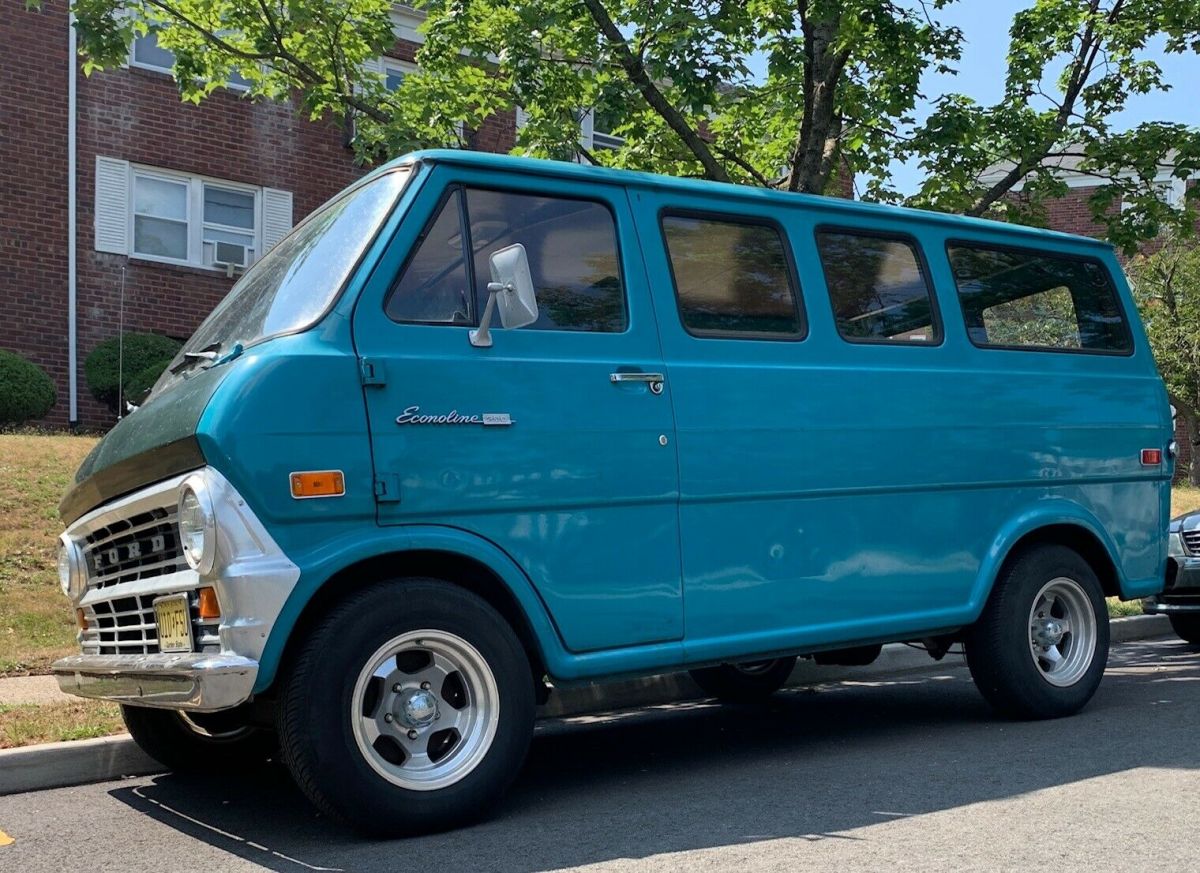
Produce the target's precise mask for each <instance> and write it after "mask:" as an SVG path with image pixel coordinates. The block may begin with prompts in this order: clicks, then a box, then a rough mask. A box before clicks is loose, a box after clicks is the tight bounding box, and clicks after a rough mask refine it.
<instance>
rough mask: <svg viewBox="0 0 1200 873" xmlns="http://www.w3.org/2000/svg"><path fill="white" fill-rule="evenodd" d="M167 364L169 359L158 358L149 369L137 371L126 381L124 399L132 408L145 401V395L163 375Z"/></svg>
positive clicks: (169, 361)
mask: <svg viewBox="0 0 1200 873" xmlns="http://www.w3.org/2000/svg"><path fill="white" fill-rule="evenodd" d="M169 363H171V358H159V359H158V360H157V361H155V362H154V363H153V364H151V365H150V366H149V367H146V368H145V369H143V370H139V371H138V372H136V373H134V374H133V376H131V377H129V378H128V379H126V380H125V399H126V400H128V401H129V402H130V403H132V404H133V405H134V406H138V405H140V404H141V402H142V401H143V400H145V399H146V395H147V394H149V393H150V389H151V388H153V387H154V383H155V382H157V381H158V377H159V376H161V375H162V374H163V370H165V369H167V365H168V364H169Z"/></svg>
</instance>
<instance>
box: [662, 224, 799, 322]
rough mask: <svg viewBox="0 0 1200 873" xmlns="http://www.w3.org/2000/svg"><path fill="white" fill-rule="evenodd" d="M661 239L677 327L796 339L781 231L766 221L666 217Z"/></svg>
mask: <svg viewBox="0 0 1200 873" xmlns="http://www.w3.org/2000/svg"><path fill="white" fill-rule="evenodd" d="M662 231H663V237H664V238H665V239H666V244H667V256H668V257H669V258H670V261H671V273H672V277H673V278H674V281H675V294H676V296H677V297H678V300H679V316H680V319H681V320H682V321H683V326H684V328H686V329H687V331H688V332H689V333H692V334H695V335H697V336H712V337H731V336H732V337H737V336H741V337H764V338H779V339H800V338H802V337H803V336H804V322H803V319H802V315H801V309H800V307H799V305H798V303H797V297H798V295H797V293H796V284H797V283H796V281H795V279H794V274H793V271H792V266H791V262H790V261H789V259H788V255H787V251H786V249H785V244H784V240H783V236H782V234H781V233H780V231H779V230H778V229H777V228H776V227H775V226H774V225H771V224H766V223H761V222H750V221H741V220H731V219H717V218H708V217H699V216H694V215H686V214H667V215H664V216H663V219H662Z"/></svg>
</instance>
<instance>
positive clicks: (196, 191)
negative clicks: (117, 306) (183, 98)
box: [125, 163, 264, 273]
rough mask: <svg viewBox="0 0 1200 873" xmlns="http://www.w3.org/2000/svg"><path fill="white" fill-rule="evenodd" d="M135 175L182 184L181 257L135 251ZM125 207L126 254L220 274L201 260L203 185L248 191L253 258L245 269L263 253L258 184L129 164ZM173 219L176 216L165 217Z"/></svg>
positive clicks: (232, 230)
mask: <svg viewBox="0 0 1200 873" xmlns="http://www.w3.org/2000/svg"><path fill="white" fill-rule="evenodd" d="M138 177H144V178H150V179H158V180H161V181H164V182H173V183H175V184H182V185H184V186H185V187H186V189H187V204H186V205H187V209H186V215H187V217H186V218H185V219H184V221H183V223H184V225H185V226H186V227H187V257H186V258H185V259H182V260H181V259H179V258H169V257H166V256H164V255H154V254H144V253H142V252H139V251H138V250H137V236H136V230H135V227H134V217H135V215H136V214H137V212H136V209H135V202H136V191H137V180H138ZM127 185H128V191H127V207H126V215H125V219H126V221H127V222H128V224H127V233H128V235H129V236H128V239H129V257H131V258H136V259H137V260H140V261H152V262H154V263H158V264H173V265H175V266H178V267H191V268H193V269H198V270H208V271H211V272H214V273H221V272H223V271H224V269H225V268H224V267H218V266H216V265H214V264H206V263H204V228H205V226H206V225H207V224H209V223H208V222H205V220H204V187H205V186H206V185H207V186H210V187H213V188H224V189H225V190H228V191H237V192H239V193H243V194H250V195H252V196H253V197H254V227H253V229H252V230H251V231H250V235H251V236H253V237H254V244H253V246H252V249H253V252H254V258H253V260H251V261H250V262H249V263H248V264H247V265H246V268H247V269H248V268H249V267H250V266H252V265H253V264H254V263H255V262H256V261H258V259H259V258H261V257H262V255H263V254H264V252H263V229H264V228H263V202H262V200H263V197H262V192H263V189H262V188H261V187H260V186H255V185H247V184H245V183H242V182H230V181H228V180H225V179H214V178H212V177H210V176H199V175H195V174H193V173H182V172H178V171H175V170H165V169H162V168H160V167H150V166H146V165H145V164H134V163H130V164H129V178H128V179H127ZM167 220H169V221H176V220H178V219H167ZM212 226H213V227H214V228H217V229H220V228H221V226H220V225H216V224H215V223H214V224H213V225H212ZM230 231H231V232H235V233H246V229H245V228H231V229H230Z"/></svg>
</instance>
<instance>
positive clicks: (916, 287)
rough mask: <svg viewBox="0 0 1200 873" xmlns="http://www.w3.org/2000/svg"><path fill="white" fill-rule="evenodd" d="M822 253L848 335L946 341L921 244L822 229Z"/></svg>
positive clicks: (840, 329) (857, 339) (819, 238)
mask: <svg viewBox="0 0 1200 873" xmlns="http://www.w3.org/2000/svg"><path fill="white" fill-rule="evenodd" d="M817 251H818V252H819V253H820V256H821V267H822V268H823V269H824V271H825V284H826V286H827V287H828V288H829V299H830V302H831V303H832V304H833V315H834V318H835V319H836V321H837V328H838V333H840V334H841V335H842V338H843V339H846V340H849V341H850V342H898V343H929V344H936V343H940V342H941V341H942V327H941V324H940V323H939V322H938V318H937V310H936V309H935V307H934V303H933V294H932V291H931V290H930V287H929V279H928V277H927V276H926V275H925V270H924V269H923V268H922V265H921V261H920V259H919V256H918V253H917V248H916V245H915V243H913V242H912V241H910V240H908V239H906V238H904V237H895V236H886V235H883V234H874V233H869V234H868V233H856V232H853V231H842V230H836V231H835V230H822V231H818V232H817Z"/></svg>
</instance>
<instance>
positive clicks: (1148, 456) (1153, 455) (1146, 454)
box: [1142, 449, 1162, 467]
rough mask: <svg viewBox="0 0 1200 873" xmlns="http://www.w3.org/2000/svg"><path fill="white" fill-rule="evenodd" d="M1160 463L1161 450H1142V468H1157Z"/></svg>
mask: <svg viewBox="0 0 1200 873" xmlns="http://www.w3.org/2000/svg"><path fill="white" fill-rule="evenodd" d="M1161 463H1162V449H1142V466H1143V467H1157V466H1158V465H1159V464H1161Z"/></svg>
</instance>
